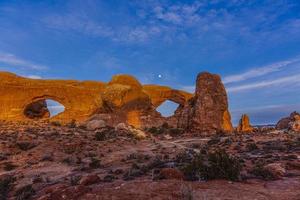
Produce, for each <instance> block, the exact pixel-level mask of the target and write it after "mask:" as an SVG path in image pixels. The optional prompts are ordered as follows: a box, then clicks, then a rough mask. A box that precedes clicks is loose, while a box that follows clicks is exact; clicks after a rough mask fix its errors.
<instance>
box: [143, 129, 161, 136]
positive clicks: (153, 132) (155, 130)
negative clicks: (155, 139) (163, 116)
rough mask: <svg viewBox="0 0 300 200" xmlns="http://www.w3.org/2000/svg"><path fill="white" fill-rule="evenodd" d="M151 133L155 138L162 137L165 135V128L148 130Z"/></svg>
mask: <svg viewBox="0 0 300 200" xmlns="http://www.w3.org/2000/svg"><path fill="white" fill-rule="evenodd" d="M147 131H148V132H149V133H151V134H152V135H154V136H157V135H161V134H164V133H165V128H163V127H151V128H149V129H148V130H147Z"/></svg>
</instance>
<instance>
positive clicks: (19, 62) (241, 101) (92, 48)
mask: <svg viewBox="0 0 300 200" xmlns="http://www.w3.org/2000/svg"><path fill="white" fill-rule="evenodd" d="M0 70H5V71H11V72H15V73H17V74H20V75H23V76H28V77H33V78H39V77H42V78H59V79H79V80H102V81H108V80H109V79H110V78H111V76H112V75H113V74H118V73H128V74H132V75H134V76H136V77H137V78H138V79H139V80H140V81H141V82H143V83H155V84H161V85H169V86H172V87H174V88H178V89H185V90H188V91H193V90H194V87H193V86H194V84H195V78H196V75H197V73H198V72H201V71H209V72H212V73H218V74H220V75H221V76H222V79H223V81H224V83H225V86H226V88H227V91H228V96H229V101H230V110H231V112H232V115H233V121H234V122H235V123H236V122H237V120H238V118H239V117H240V115H241V114H242V113H248V114H249V115H250V118H251V121H252V122H253V123H254V124H261V123H274V122H275V121H277V120H278V119H279V118H280V117H282V116H285V115H287V114H288V113H290V112H292V111H294V110H298V111H300V90H299V86H300V1H298V0H195V1H188V0H182V1H176V0H173V1H171V0H135V1H134V0H133V1H130V0H103V1H101V0H97V1H96V0H85V1H81V0H78V1H77V0H71V1H55V0H51V1H50V0H48V1H47V0H44V1H38V0H32V1H27V0H19V1H18V0H9V1H5V0H0Z"/></svg>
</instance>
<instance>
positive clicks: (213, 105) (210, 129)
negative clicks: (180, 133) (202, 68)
mask: <svg viewBox="0 0 300 200" xmlns="http://www.w3.org/2000/svg"><path fill="white" fill-rule="evenodd" d="M176 115H178V124H179V127H181V128H184V129H187V130H190V131H192V132H199V133H203V132H205V133H208V134H211V133H216V132H230V131H232V130H233V127H232V124H231V117H230V113H229V111H228V100H227V93H226V90H225V87H224V85H223V83H222V81H221V78H220V76H218V75H215V74H210V73H208V72H203V73H200V74H199V75H198V77H197V82H196V91H195V96H194V97H193V98H191V99H190V100H189V102H188V103H187V104H186V105H184V106H183V107H181V108H179V109H178V111H177V112H176Z"/></svg>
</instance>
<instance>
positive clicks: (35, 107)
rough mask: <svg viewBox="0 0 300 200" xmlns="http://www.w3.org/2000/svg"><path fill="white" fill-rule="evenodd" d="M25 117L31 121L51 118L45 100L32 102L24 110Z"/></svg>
mask: <svg viewBox="0 0 300 200" xmlns="http://www.w3.org/2000/svg"><path fill="white" fill-rule="evenodd" d="M24 115H25V116H26V117H28V118H30V119H45V118H49V117H50V112H49V110H48V108H47V103H46V101H45V100H38V101H35V102H32V103H30V104H28V105H27V106H26V108H25V109H24Z"/></svg>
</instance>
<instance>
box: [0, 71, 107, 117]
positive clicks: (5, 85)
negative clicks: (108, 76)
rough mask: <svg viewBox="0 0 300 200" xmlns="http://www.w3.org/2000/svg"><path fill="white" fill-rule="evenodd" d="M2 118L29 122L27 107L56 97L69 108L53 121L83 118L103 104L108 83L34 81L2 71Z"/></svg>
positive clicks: (0, 88)
mask: <svg viewBox="0 0 300 200" xmlns="http://www.w3.org/2000/svg"><path fill="white" fill-rule="evenodd" d="M0 86H1V87H0V96H1V98H0V119H2V120H14V121H26V120H29V119H28V118H27V117H26V116H24V113H23V111H24V109H25V107H26V106H27V105H28V104H30V103H32V102H34V101H37V100H41V99H47V98H49V99H53V100H55V101H57V102H59V103H61V104H62V105H64V106H65V111H64V112H63V113H61V114H60V115H58V116H55V117H54V118H53V120H59V121H61V122H69V121H71V120H76V121H83V120H86V119H87V118H88V117H89V116H91V115H92V114H93V113H94V112H95V111H96V110H97V109H98V108H99V107H102V99H101V96H100V93H101V91H102V90H103V88H104V86H105V84H104V83H101V82H93V81H84V82H80V81H71V80H70V81H68V80H66V81H64V80H34V79H28V78H23V77H19V76H17V75H14V74H11V73H0Z"/></svg>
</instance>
